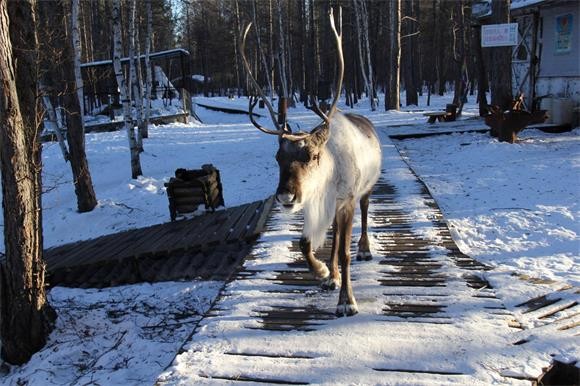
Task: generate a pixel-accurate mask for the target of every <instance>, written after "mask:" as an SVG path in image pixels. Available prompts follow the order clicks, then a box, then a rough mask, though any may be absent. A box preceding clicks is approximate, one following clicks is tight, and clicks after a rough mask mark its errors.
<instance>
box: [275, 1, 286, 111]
mask: <svg viewBox="0 0 580 386" xmlns="http://www.w3.org/2000/svg"><path fill="white" fill-rule="evenodd" d="M276 6H277V8H278V67H279V70H280V95H279V97H281V98H286V100H287V99H288V95H289V93H288V77H287V74H286V47H285V44H284V43H285V42H284V25H283V24H282V4H281V3H280V0H276Z"/></svg>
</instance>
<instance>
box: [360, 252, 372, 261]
mask: <svg viewBox="0 0 580 386" xmlns="http://www.w3.org/2000/svg"><path fill="white" fill-rule="evenodd" d="M372 259H373V255H372V253H370V252H369V251H358V252H357V253H356V260H357V261H363V260H364V261H370V260H372Z"/></svg>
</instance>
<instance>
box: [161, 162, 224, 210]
mask: <svg viewBox="0 0 580 386" xmlns="http://www.w3.org/2000/svg"><path fill="white" fill-rule="evenodd" d="M165 187H166V188H167V197H168V198H169V214H170V217H171V221H174V220H175V219H176V218H177V216H178V215H183V214H186V213H192V212H195V211H196V210H197V209H198V207H199V206H200V205H204V206H205V209H206V211H207V210H211V211H215V209H216V208H218V207H220V206H224V198H223V189H222V183H221V179H220V172H219V170H217V169H216V168H215V167H214V166H213V165H211V164H208V165H203V166H202V167H201V169H194V170H186V169H177V170H176V171H175V177H172V178H171V179H170V180H169V182H167V183H166V184H165Z"/></svg>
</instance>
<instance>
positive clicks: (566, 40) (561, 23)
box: [556, 14, 574, 54]
mask: <svg viewBox="0 0 580 386" xmlns="http://www.w3.org/2000/svg"><path fill="white" fill-rule="evenodd" d="M573 25H574V23H573V16H572V14H566V15H561V16H557V17H556V54H566V53H568V52H570V51H571V50H572V28H573Z"/></svg>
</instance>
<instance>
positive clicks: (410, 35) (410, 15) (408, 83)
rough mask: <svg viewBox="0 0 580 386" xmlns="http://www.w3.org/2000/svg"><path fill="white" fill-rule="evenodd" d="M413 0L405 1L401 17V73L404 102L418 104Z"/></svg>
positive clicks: (415, 21)
mask: <svg viewBox="0 0 580 386" xmlns="http://www.w3.org/2000/svg"><path fill="white" fill-rule="evenodd" d="M416 8H417V7H416V4H415V0H406V1H405V17H404V18H403V21H404V23H403V26H402V30H403V34H404V40H403V41H404V44H403V47H402V62H403V65H402V66H403V75H404V79H405V104H406V105H407V106H409V105H415V106H417V105H418V104H419V97H418V96H417V79H415V69H416V66H417V63H416V62H417V60H416V59H417V55H416V51H417V14H416Z"/></svg>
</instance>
